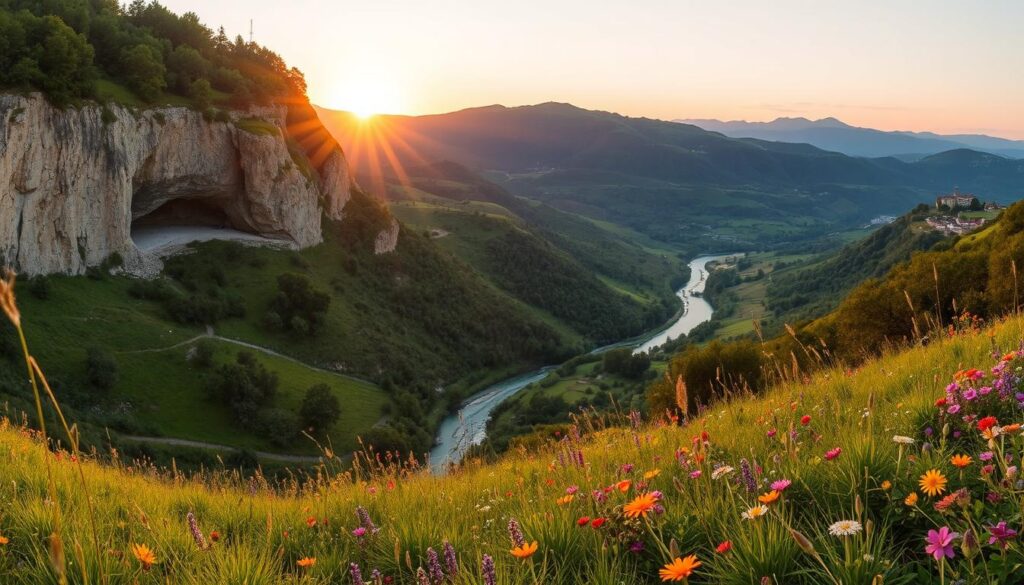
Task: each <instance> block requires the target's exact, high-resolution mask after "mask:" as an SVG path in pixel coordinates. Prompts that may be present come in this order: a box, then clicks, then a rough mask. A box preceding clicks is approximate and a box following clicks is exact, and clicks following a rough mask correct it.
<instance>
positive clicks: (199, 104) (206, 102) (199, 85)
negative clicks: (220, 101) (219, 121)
mask: <svg viewBox="0 0 1024 585" xmlns="http://www.w3.org/2000/svg"><path fill="white" fill-rule="evenodd" d="M188 93H189V96H190V97H191V98H192V99H193V100H195V102H196V109H197V110H199V111H202V112H205V111H206V110H208V109H210V106H212V105H213V88H212V87H210V82H209V81H207V80H205V79H197V80H195V81H193V82H192V86H191V87H190V88H189V91H188Z"/></svg>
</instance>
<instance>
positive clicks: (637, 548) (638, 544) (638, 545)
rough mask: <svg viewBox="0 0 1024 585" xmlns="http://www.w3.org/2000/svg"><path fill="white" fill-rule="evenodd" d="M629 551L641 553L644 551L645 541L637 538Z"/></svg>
mask: <svg viewBox="0 0 1024 585" xmlns="http://www.w3.org/2000/svg"><path fill="white" fill-rule="evenodd" d="M629 552H631V553H633V554H640V553H642V552H644V541H642V540H635V541H633V544H631V545H629Z"/></svg>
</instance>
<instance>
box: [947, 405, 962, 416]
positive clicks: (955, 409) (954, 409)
mask: <svg viewBox="0 0 1024 585" xmlns="http://www.w3.org/2000/svg"><path fill="white" fill-rule="evenodd" d="M946 412H948V413H949V414H956V413H958V412H960V405H959V404H954V405H952V406H950V407H949V408H947V409H946Z"/></svg>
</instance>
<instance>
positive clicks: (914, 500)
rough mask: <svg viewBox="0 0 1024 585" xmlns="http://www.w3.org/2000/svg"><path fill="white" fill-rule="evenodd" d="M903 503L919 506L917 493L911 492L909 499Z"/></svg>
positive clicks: (905, 499)
mask: <svg viewBox="0 0 1024 585" xmlns="http://www.w3.org/2000/svg"><path fill="white" fill-rule="evenodd" d="M903 503H904V504H906V505H908V506H914V505H917V492H910V493H909V494H907V497H906V498H904V499H903Z"/></svg>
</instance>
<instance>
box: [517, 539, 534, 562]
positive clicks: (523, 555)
mask: <svg viewBox="0 0 1024 585" xmlns="http://www.w3.org/2000/svg"><path fill="white" fill-rule="evenodd" d="M511 552H512V556H514V557H515V558H517V559H528V558H530V557H532V556H533V553H535V552H537V541H536V540H535V541H533V542H531V543H530V544H524V545H523V546H517V547H515V548H514V549H512V551H511Z"/></svg>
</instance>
